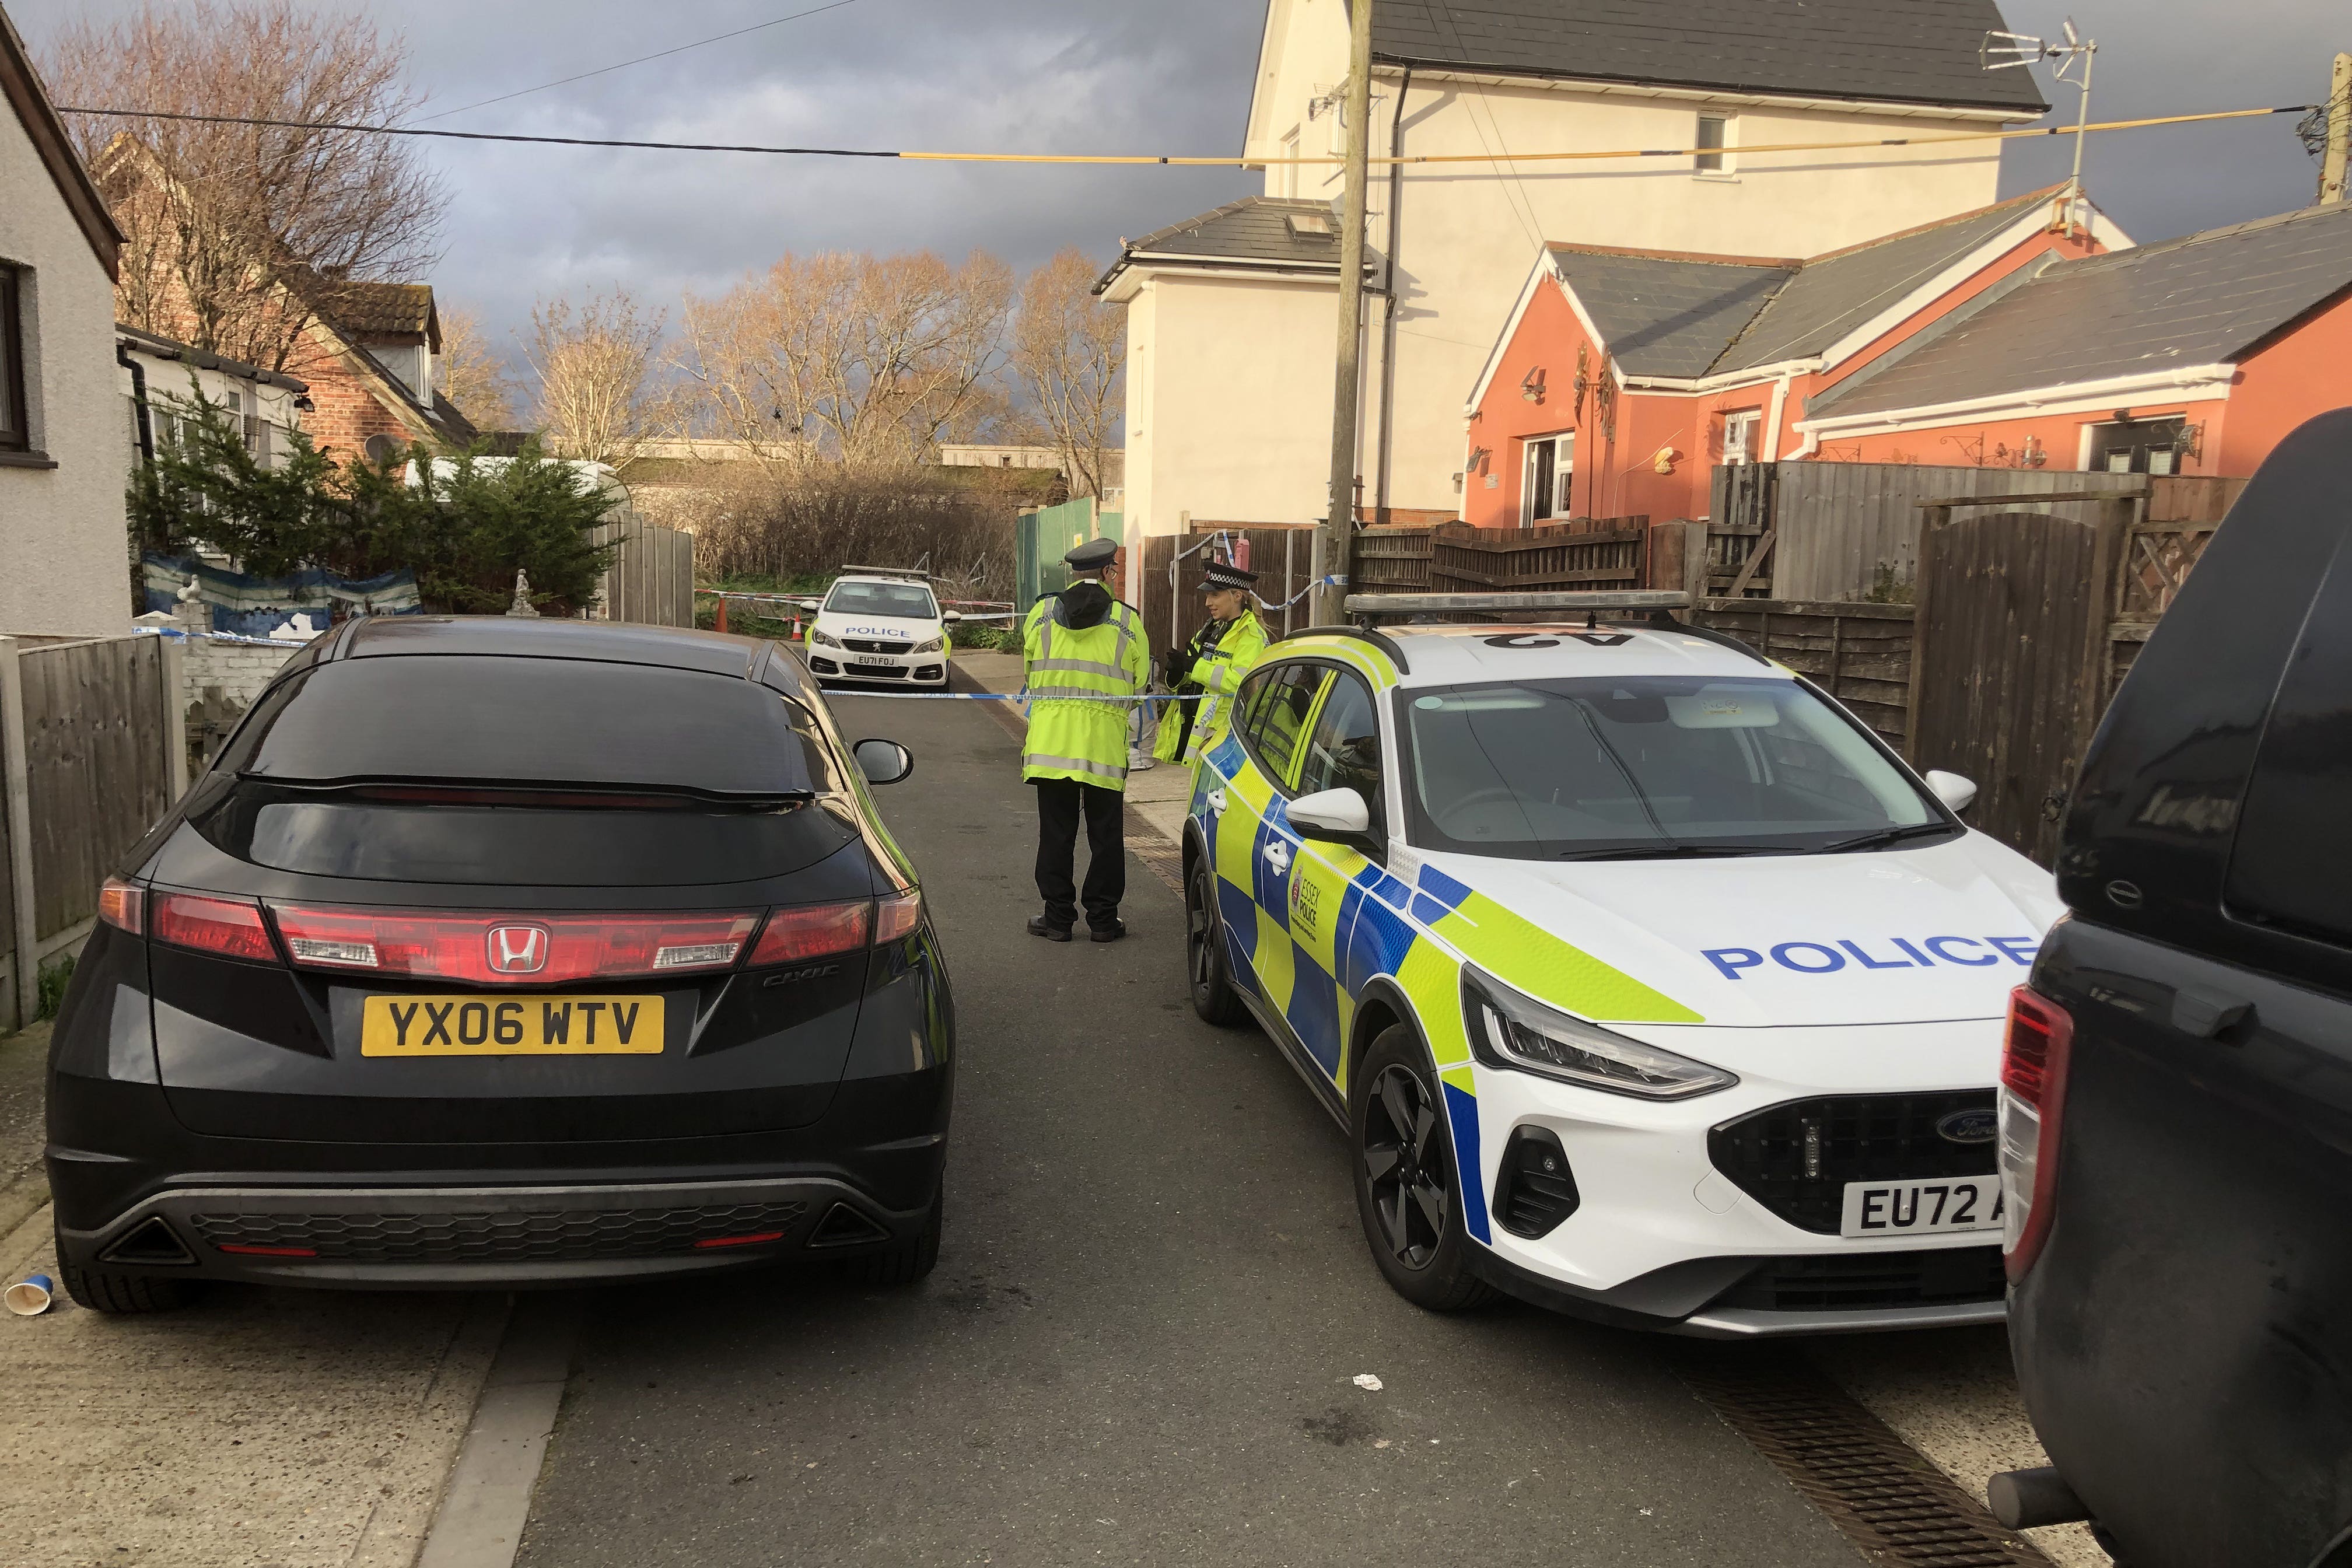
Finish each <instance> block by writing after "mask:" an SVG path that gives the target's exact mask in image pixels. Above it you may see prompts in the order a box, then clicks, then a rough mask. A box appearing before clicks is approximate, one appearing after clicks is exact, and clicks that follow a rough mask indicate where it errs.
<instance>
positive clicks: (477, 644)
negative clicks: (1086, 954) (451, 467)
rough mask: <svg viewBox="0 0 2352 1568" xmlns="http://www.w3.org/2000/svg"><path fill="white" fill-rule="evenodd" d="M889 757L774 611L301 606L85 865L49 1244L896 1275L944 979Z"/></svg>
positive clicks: (946, 1032)
mask: <svg viewBox="0 0 2352 1568" xmlns="http://www.w3.org/2000/svg"><path fill="white" fill-rule="evenodd" d="M911 767H912V761H911V759H910V758H908V755H907V753H906V752H905V751H904V749H903V748H901V747H898V746H897V745H895V744H893V743H891V742H887V741H866V742H859V743H858V744H857V745H856V747H855V748H852V747H850V746H847V745H845V743H844V742H843V741H842V739H841V737H840V735H839V734H838V733H837V732H836V731H835V728H834V726H833V722H832V721H831V719H830V717H829V716H828V714H827V711H826V709H825V705H824V700H823V698H822V697H820V696H819V695H818V693H817V692H816V690H815V686H814V681H812V680H811V679H808V677H807V676H806V674H805V673H804V672H803V669H802V668H801V666H800V665H799V663H798V661H797V660H796V659H794V658H793V656H792V655H791V654H790V653H788V652H786V651H785V650H783V649H782V648H781V647H777V646H776V645H774V644H772V643H766V642H760V641H755V640H752V639H750V638H744V637H713V636H709V635H706V634H703V633H698V632H687V631H667V630H663V629H659V628H655V627H645V626H599V625H591V624H583V623H579V622H565V621H534V620H525V619H512V620H509V619H504V618H499V619H425V618H407V617H402V618H396V619H394V618H384V619H374V620H362V621H357V622H354V623H352V624H351V625H348V626H344V627H342V628H341V629H339V630H338V631H336V632H334V633H332V634H331V635H330V636H327V637H321V638H320V639H319V640H318V641H317V642H315V643H313V644H312V645H311V646H310V647H309V648H307V649H305V650H304V651H303V652H301V653H300V654H298V655H297V656H296V657H295V658H294V659H293V660H292V662H291V663H290V664H289V666H288V667H287V668H286V669H285V671H284V672H283V673H282V674H280V675H279V676H278V678H277V679H276V680H275V681H274V682H273V683H272V684H271V686H270V687H269V689H268V690H267V691H265V692H264V693H263V694H262V695H261V697H260V698H259V699H258V700H257V701H256V702H255V703H254V705H253V708H252V710H251V711H250V712H249V713H248V714H247V716H246V719H245V721H243V723H242V724H241V725H240V726H239V727H238V729H237V731H236V734H235V735H234V736H233V737H232V738H231V739H230V741H229V743H228V745H227V747H226V750H225V751H224V752H222V754H221V756H220V757H219V759H218V760H217V761H216V762H215V763H214V764H213V766H212V768H211V769H210V770H209V771H208V772H207V773H205V775H204V777H203V778H202V779H201V780H200V781H198V783H197V784H196V785H195V787H194V788H193V789H192V790H190V791H189V793H188V795H187V798H186V799H185V800H184V801H183V802H182V803H181V804H180V806H179V808H178V809H177V810H175V811H174V812H173V813H172V815H171V816H168V817H166V818H165V819H164V820H163V822H162V823H161V824H160V825H159V826H157V827H156V828H155V829H154V831H153V832H152V833H150V834H149V835H148V836H147V837H146V838H145V839H144V840H143V841H142V843H141V844H140V845H139V846H138V847H136V848H135V849H134V850H132V851H131V855H130V856H129V858H127V860H126V861H125V862H124V864H123V865H122V866H121V875H119V876H117V877H115V878H111V879H109V880H108V882H107V884H106V887H105V889H104V892H103V894H102V907H101V921H100V925H99V928H98V930H97V931H95V933H94V934H93V935H92V936H91V937H90V940H89V945H88V946H87V947H85V948H84V949H83V950H82V953H81V957H80V961H79V964H78V965H77V967H76V969H75V971H74V979H73V984H72V987H71V989H70V990H69V991H68V994H67V996H66V999H65V1004H64V1007H63V1009H62V1011H61V1012H60V1013H59V1016H58V1024H57V1028H56V1032H55V1036H54V1039H53V1044H52V1046H51V1052H50V1058H49V1084H48V1137H49V1142H48V1171H49V1183H50V1187H51V1190H52V1192H53V1193H54V1194H55V1196H56V1210H57V1240H58V1262H59V1264H60V1265H61V1269H60V1272H61V1273H62V1274H63V1276H64V1279H65V1283H66V1288H67V1289H68V1290H69V1291H71V1292H72V1294H73V1296H74V1298H75V1300H79V1301H80V1302H82V1303H83V1304H84V1305H86V1306H89V1307H94V1308H97V1309H99V1310H101V1311H139V1310H152V1309H156V1308H161V1307H167V1306H171V1305H173V1304H175V1303H176V1302H177V1301H178V1300H181V1299H182V1298H183V1297H184V1295H185V1294H186V1290H187V1287H188V1286H189V1285H190V1284H192V1283H193V1282H194V1281H197V1280H202V1279H248V1280H263V1281H269V1282H273V1283H279V1284H296V1285H339V1286H362V1287H386V1286H428V1285H429V1286H436V1287H441V1286H451V1285H461V1286H463V1285H497V1286H513V1285H519V1284H553V1283H562V1282H580V1281H593V1280H599V1279H618V1278H624V1277H633V1276H645V1275H653V1274H685V1273H700V1272H704V1271H708V1270H711V1269H717V1268H727V1267H730V1266H736V1265H741V1264H747V1263H751V1262H755V1261H775V1260H779V1259H783V1258H838V1259H841V1260H844V1261H845V1262H848V1263H850V1264H851V1265H852V1266H853V1267H855V1268H859V1269H861V1270H863V1271H864V1272H865V1273H866V1274H867V1275H868V1276H870V1277H872V1278H875V1279H877V1280H880V1281H884V1282H889V1281H896V1280H904V1279H914V1278H917V1277H919V1276H920V1275H921V1274H923V1273H925V1272H927V1271H928V1270H929V1268H930V1267H931V1262H932V1259H933V1258H935V1257H936V1255H937V1251H938V1247H939V1227H940V1171H941V1166H942V1163H943V1161H944V1156H945V1152H946V1142H947V1131H948V1112H949V1104H950V1088H951V1079H952V1071H953V1058H954V1036H955V1026H954V1012H953V1008H952V1005H951V1004H950V997H949V992H948V982H947V973H946V970H945V967H944V965H943V963H942V962H941V959H940V950H939V943H938V941H937V939H936V937H935V936H934V934H933V932H932V930H931V926H930V922H929V919H928V918H927V916H926V914H925V911H924V908H923V900H922V895H921V892H920V890H919V888H918V886H917V882H916V878H915V874H914V870H913V868H912V867H911V866H910V865H909V864H908V861H907V859H906V858H905V856H903V855H902V854H901V853H900V852H899V851H898V847H896V846H895V845H894V844H893V843H892V842H891V840H890V838H889V836H888V835H887V833H886V832H884V830H883V828H882V826H881V823H880V821H879V820H878V818H877V816H876V815H875V812H874V807H873V803H872V801H871V800H870V798H869V797H868V796H867V795H866V784H867V783H868V782H869V781H870V782H873V783H877V784H887V783H891V782H894V781H895V780H896V779H898V778H902V777H904V776H905V775H906V773H908V771H909V770H910V768H911Z"/></svg>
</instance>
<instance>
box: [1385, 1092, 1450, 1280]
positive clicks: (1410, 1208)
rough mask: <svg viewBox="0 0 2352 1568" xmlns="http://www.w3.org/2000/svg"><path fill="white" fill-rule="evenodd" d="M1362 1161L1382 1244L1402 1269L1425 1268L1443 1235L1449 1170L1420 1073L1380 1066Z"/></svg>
mask: <svg viewBox="0 0 2352 1568" xmlns="http://www.w3.org/2000/svg"><path fill="white" fill-rule="evenodd" d="M1363 1160H1364V1175H1365V1179H1366V1180H1367V1182H1368V1183H1369V1184H1370V1188H1371V1194H1372V1213H1373V1214H1374V1215H1376V1216H1377V1217H1378V1220H1379V1223H1380V1229H1381V1241H1382V1243H1383V1244H1384V1245H1386V1246H1387V1247H1388V1249H1389V1251H1390V1253H1391V1255H1392V1256H1393V1257H1394V1258H1396V1260H1397V1261H1398V1262H1399V1263H1401V1264H1402V1265H1403V1266H1404V1267H1405V1268H1427V1267H1428V1266H1429V1260H1430V1259H1431V1258H1434V1257H1436V1256H1437V1248H1438V1244H1439V1243H1440V1242H1442V1241H1444V1239H1445V1220H1446V1215H1447V1211H1448V1209H1449V1207H1450V1205H1452V1203H1453V1198H1454V1172H1453V1169H1452V1161H1451V1160H1450V1158H1449V1157H1448V1155H1447V1152H1446V1149H1445V1144H1444V1139H1443V1136H1442V1134H1441V1131H1440V1130H1439V1128H1438V1125H1437V1107H1436V1105H1435V1103H1434V1101H1433V1097H1432V1096H1431V1094H1430V1092H1429V1089H1428V1086H1427V1085H1426V1084H1424V1083H1423V1081H1422V1080H1421V1078H1420V1077H1419V1075H1417V1074H1415V1073H1413V1072H1412V1071H1411V1070H1409V1069H1407V1068H1402V1067H1394V1066H1391V1067H1388V1068H1382V1069H1381V1076H1380V1077H1379V1078H1378V1079H1375V1080H1374V1082H1373V1084H1372V1097H1371V1104H1370V1106H1368V1107H1367V1108H1366V1110H1365V1113H1364V1147H1363Z"/></svg>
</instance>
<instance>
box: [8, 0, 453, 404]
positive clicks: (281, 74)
mask: <svg viewBox="0 0 2352 1568" xmlns="http://www.w3.org/2000/svg"><path fill="white" fill-rule="evenodd" d="M45 69H46V71H47V76H48V79H49V82H50V85H51V87H52V89H54V92H55V95H56V97H57V100H58V102H60V103H63V104H67V105H69V106H75V107H81V108H91V109H139V110H149V111H152V112H151V113H149V114H147V115H142V117H139V118H135V119H118V118H111V117H100V116H96V115H76V114H68V115H67V116H66V119H67V121H68V124H69V125H70V126H71V128H72V133H73V135H74V137H75V140H76V142H77V150H78V151H79V153H81V154H82V157H83V159H84V161H85V162H87V163H89V165H90V168H91V170H92V172H93V173H94V174H96V175H97V177H98V180H99V184H100V189H101V190H102V191H103V192H104V193H105V195H106V197H107V200H108V202H109V204H110V205H111V206H112V207H113V209H114V214H115V217H116V219H117V221H118V222H120V223H121V226H122V227H123V228H124V230H125V231H126V234H127V237H128V239H129V242H130V243H129V245H128V246H127V247H126V248H125V249H124V251H123V255H122V276H121V284H120V286H119V289H118V299H117V306H116V309H117V313H118V314H120V315H121V317H122V318H123V319H124V320H126V321H131V322H132V323H134V324H136V325H138V326H141V327H143V328H146V329H147V330H149V331H156V332H161V333H164V334H166V335H168V336H172V337H177V338H183V339H185V340H187V341H189V342H194V343H195V344H196V345H197V346H198V347H200V348H206V349H211V350H213V351H215V353H225V354H228V355H230V356H232V357H234V358H236V359H242V360H247V361H249V362H251V363H256V364H259V365H263V366H267V367H268V368H271V369H277V370H283V369H286V368H288V366H289V363H290V362H292V361H294V360H295V359H297V358H298V357H299V347H300V344H301V342H302V339H303V336H304V333H305V331H307V329H308V328H309V326H310V322H311V321H312V320H313V318H314V316H315V314H316V313H317V312H319V311H320V310H327V311H329V312H331V310H332V309H333V294H334V289H335V286H336V285H337V284H339V283H341V281H343V280H346V279H351V280H369V279H405V278H408V277H413V276H414V275H415V274H417V273H419V272H422V271H424V270H425V269H426V268H429V267H430V266H431V265H432V263H433V261H434V260H435V259H436V254H437V249H436V244H437V238H438V235H439V231H440V224H441V217H442V214H443V212H444V211H445V209H446V206H447V205H448V195H447V193H446V190H445V188H444V187H443V185H442V184H441V182H440V180H439V178H438V176H437V175H436V174H434V173H433V171H432V170H431V169H430V168H429V167H428V166H427V165H426V163H425V161H424V159H423V156H422V154H421V153H419V152H418V150H417V146H416V144H415V142H409V141H406V140H404V139H403V138H400V137H394V136H374V135H370V134H367V133H366V132H364V131H361V130H351V131H315V130H299V129H292V128H289V127H287V126H282V125H267V126H262V125H218V124H203V123H196V122H192V121H173V120H164V119H161V118H157V117H156V116H158V115H160V114H163V113H180V114H229V115H236V116H240V117H244V118H253V119H266V120H278V121H303V122H307V123H320V122H332V123H335V124H340V125H351V126H362V127H364V126H381V125H394V124H397V123H399V122H400V121H403V120H405V119H406V118H408V117H409V116H410V115H411V114H413V113H415V110H417V109H418V108H419V107H420V106H421V105H422V104H423V102H424V99H423V97H422V96H421V95H420V94H419V93H417V92H416V91H415V89H412V88H411V87H410V85H409V82H408V50H407V47H406V45H405V44H404V42H403V41H402V39H401V38H400V37H399V36H398V35H396V34H392V33H387V32H384V31H382V30H381V29H379V28H377V27H376V26H373V24H371V23H369V22H367V21H365V20H364V19H362V18H361V17H359V16H340V17H339V16H332V15H330V14H328V13H325V12H323V11H321V10H320V9H319V8H317V7H315V6H310V5H300V4H298V0H249V3H238V4H227V5H224V4H221V3H220V0H186V3H185V4H177V5H169V6H159V5H155V4H153V3H152V0H150V3H149V4H147V5H143V6H142V8H141V9H140V10H139V11H137V12H135V13H133V14H132V15H131V16H128V17H125V18H124V19H122V20H121V21H118V22H115V23H113V24H111V25H108V26H101V25H100V23H99V22H98V21H97V20H95V19H94V18H92V17H90V16H83V17H81V18H80V19H79V20H77V21H75V22H72V23H70V24H68V26H67V27H66V28H65V30H64V31H63V32H62V33H60V34H59V35H58V37H57V39H56V41H55V43H54V45H53V47H51V49H50V50H49V53H48V56H47V60H46V61H45Z"/></svg>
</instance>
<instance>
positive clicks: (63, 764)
mask: <svg viewBox="0 0 2352 1568" xmlns="http://www.w3.org/2000/svg"><path fill="white" fill-rule="evenodd" d="M180 658H181V649H180V647H179V646H178V645H177V644H176V643H174V642H173V641H171V640H170V639H168V638H164V637H95V638H62V637H0V852H4V853H0V860H5V866H6V869H7V884H6V891H7V896H6V897H5V899H0V961H5V962H0V975H5V983H0V1028H16V1027H19V1026H22V1025H25V1024H27V1023H30V1022H31V1021H32V1019H33V1017H34V1016H35V1013H36V1011H37V1006H38V1002H39V995H40V981H39V974H40V971H41V969H42V967H43V966H44V965H47V964H50V963H55V962H56V961H57V960H58V958H59V957H61V956H62V955H64V954H65V953H67V952H70V951H71V950H72V949H74V948H75V947H77V946H79V944H80V942H81V941H82V939H83V938H84V937H85V936H87V935H88V934H89V929H90V923H91V921H92V920H93V918H94V917H95V916H96V915H97V912H98V886H99V883H100V881H101V880H102V879H104V878H105V877H106V876H107V874H108V873H109V872H110V871H111V870H113V869H114V867H115V864H116V862H117V861H118V860H119V859H120V858H121V856H122V855H123V853H124V852H125V851H126V850H128V849H129V848H130V847H131V846H132V845H133V844H136V843H137V842H138V841H139V839H140V837H141V836H142V835H143V834H145V832H146V831H147V829H148V828H149V827H151V826H153V825H154V823H155V822H156V820H157V819H158V818H160V817H161V816H163V814H164V812H166V811H167V810H169V809H170V808H171V806H172V805H173V802H175V801H177V800H178V799H179V797H180V795H182V794H183V793H184V791H185V790H186V788H187V783H188V763H187V751H186V748H185V746H184V744H183V743H181V740H180V733H181V726H180V715H179V712H178V708H179V693H180V670H179V663H180Z"/></svg>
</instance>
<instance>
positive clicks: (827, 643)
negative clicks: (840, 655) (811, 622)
mask: <svg viewBox="0 0 2352 1568" xmlns="http://www.w3.org/2000/svg"><path fill="white" fill-rule="evenodd" d="M809 641H811V642H813V643H814V644H816V645H817V647H840V646H841V642H840V640H839V639H838V638H835V637H827V636H825V635H824V633H823V632H821V631H818V630H817V629H816V628H815V627H814V626H811V627H810V628H809Z"/></svg>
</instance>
